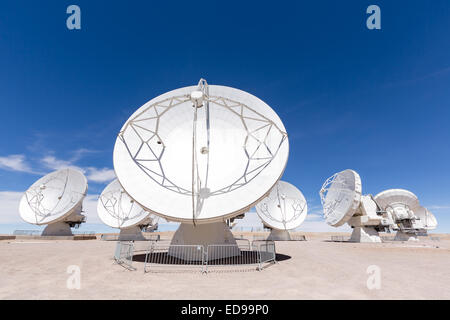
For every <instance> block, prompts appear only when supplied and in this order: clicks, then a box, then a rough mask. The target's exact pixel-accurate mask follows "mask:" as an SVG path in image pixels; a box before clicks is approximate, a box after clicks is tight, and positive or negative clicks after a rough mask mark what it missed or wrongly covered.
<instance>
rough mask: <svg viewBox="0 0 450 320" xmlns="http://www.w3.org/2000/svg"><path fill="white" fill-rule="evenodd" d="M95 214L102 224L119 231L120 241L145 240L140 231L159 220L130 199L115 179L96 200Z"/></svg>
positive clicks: (155, 224)
mask: <svg viewBox="0 0 450 320" xmlns="http://www.w3.org/2000/svg"><path fill="white" fill-rule="evenodd" d="M97 213H98V216H99V217H100V220H102V221H103V223H104V224H106V225H108V226H110V227H112V228H118V229H120V234H119V240H120V241H133V240H145V237H144V236H143V235H142V232H141V231H142V230H143V229H144V228H147V227H149V226H152V227H156V226H157V224H158V220H159V218H158V217H157V216H154V215H151V214H150V213H149V212H148V211H146V210H144V209H143V208H142V207H141V206H140V205H139V204H138V203H136V202H135V201H134V200H133V199H132V198H130V196H129V195H128V194H127V193H126V192H125V190H124V189H123V188H122V186H121V185H120V183H119V181H118V180H117V179H115V180H114V181H112V182H111V183H110V184H108V185H107V186H106V188H105V189H104V190H103V192H102V193H101V195H100V197H99V198H98V202H97Z"/></svg>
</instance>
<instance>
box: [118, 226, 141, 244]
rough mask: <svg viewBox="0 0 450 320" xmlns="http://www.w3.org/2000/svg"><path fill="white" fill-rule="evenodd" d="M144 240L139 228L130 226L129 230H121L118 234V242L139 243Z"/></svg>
mask: <svg viewBox="0 0 450 320" xmlns="http://www.w3.org/2000/svg"><path fill="white" fill-rule="evenodd" d="M139 240H142V241H144V240H145V237H144V235H143V234H142V231H141V228H140V227H139V226H132V227H129V228H121V229H120V233H119V241H139Z"/></svg>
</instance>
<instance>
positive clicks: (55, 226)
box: [41, 222, 73, 236]
mask: <svg viewBox="0 0 450 320" xmlns="http://www.w3.org/2000/svg"><path fill="white" fill-rule="evenodd" d="M41 236H73V234H72V230H71V229H70V226H69V225H68V224H67V223H65V222H54V223H50V224H48V225H47V226H46V227H45V229H44V230H43V231H42V234H41Z"/></svg>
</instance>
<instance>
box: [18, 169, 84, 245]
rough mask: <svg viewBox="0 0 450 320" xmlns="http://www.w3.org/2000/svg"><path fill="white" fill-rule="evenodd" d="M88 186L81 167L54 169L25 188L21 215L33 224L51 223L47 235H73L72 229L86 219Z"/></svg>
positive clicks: (45, 230)
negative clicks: (76, 168)
mask: <svg viewBox="0 0 450 320" xmlns="http://www.w3.org/2000/svg"><path fill="white" fill-rule="evenodd" d="M87 188H88V185H87V180H86V177H85V176H84V175H83V173H81V172H80V171H78V170H75V169H72V168H68V169H61V170H58V171H54V172H51V173H49V174H47V175H46V176H44V177H42V178H40V179H39V180H37V181H36V182H35V183H33V185H31V187H30V188H29V189H28V190H27V191H25V193H24V195H23V196H22V198H21V199H20V204H19V213H20V216H21V218H22V219H23V220H24V221H26V222H28V223H31V224H35V225H45V224H47V227H46V228H45V229H44V231H43V232H42V235H43V236H72V235H73V234H72V231H71V229H70V228H71V227H78V226H79V225H80V224H81V223H83V222H85V221H86V216H84V215H82V214H81V212H82V203H83V199H84V197H85V196H86V193H87Z"/></svg>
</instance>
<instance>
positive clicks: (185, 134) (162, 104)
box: [114, 79, 289, 256]
mask: <svg viewBox="0 0 450 320" xmlns="http://www.w3.org/2000/svg"><path fill="white" fill-rule="evenodd" d="M288 153H289V144H288V138H287V133H286V130H285V128H284V126H283V123H282V122H281V120H280V118H279V117H278V115H277V114H276V113H275V112H274V111H273V110H272V109H271V108H270V107H269V106H268V105H267V104H266V103H264V102H263V101H261V100H260V99H258V98H257V97H255V96H253V95H251V94H249V93H247V92H244V91H241V90H238V89H234V88H230V87H225V86H217V85H208V84H207V83H206V81H205V80H203V79H201V80H200V82H199V83H198V85H197V86H190V87H184V88H180V89H176V90H173V91H170V92H167V93H165V94H162V95H160V96H158V97H156V98H154V99H152V100H150V101H149V102H147V103H146V104H144V105H143V106H142V107H140V108H139V109H138V110H137V111H136V112H135V113H134V114H132V115H131V117H130V118H129V119H128V120H127V122H126V123H125V124H124V126H123V127H122V129H121V130H120V132H119V134H118V137H117V139H116V144H115V146H114V169H115V172H116V175H117V178H118V180H119V181H120V184H121V185H122V186H123V188H124V189H125V190H126V192H127V193H128V194H129V195H130V196H131V197H132V198H133V199H134V200H135V201H136V202H138V203H139V204H140V205H141V206H142V207H143V208H144V209H146V210H149V211H150V212H152V213H154V214H156V215H158V216H161V217H163V218H165V219H166V220H168V221H176V222H181V225H180V227H179V229H178V230H177V232H176V233H175V235H174V237H173V240H172V243H173V244H205V245H207V244H226V243H228V244H235V243H236V242H235V240H234V238H233V235H232V234H231V232H230V230H229V228H228V226H227V225H226V223H225V221H226V220H227V219H231V218H233V217H235V216H239V215H240V214H242V213H245V212H247V211H248V210H249V209H250V208H251V207H253V206H254V205H255V204H256V203H258V202H259V201H260V200H261V199H262V198H263V197H264V196H265V195H266V194H267V192H268V191H269V190H270V189H271V188H272V187H273V186H274V185H275V183H276V182H277V181H278V180H279V179H280V177H281V176H282V174H283V171H284V168H285V166H286V163H287V158H288ZM211 256H214V255H211Z"/></svg>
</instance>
